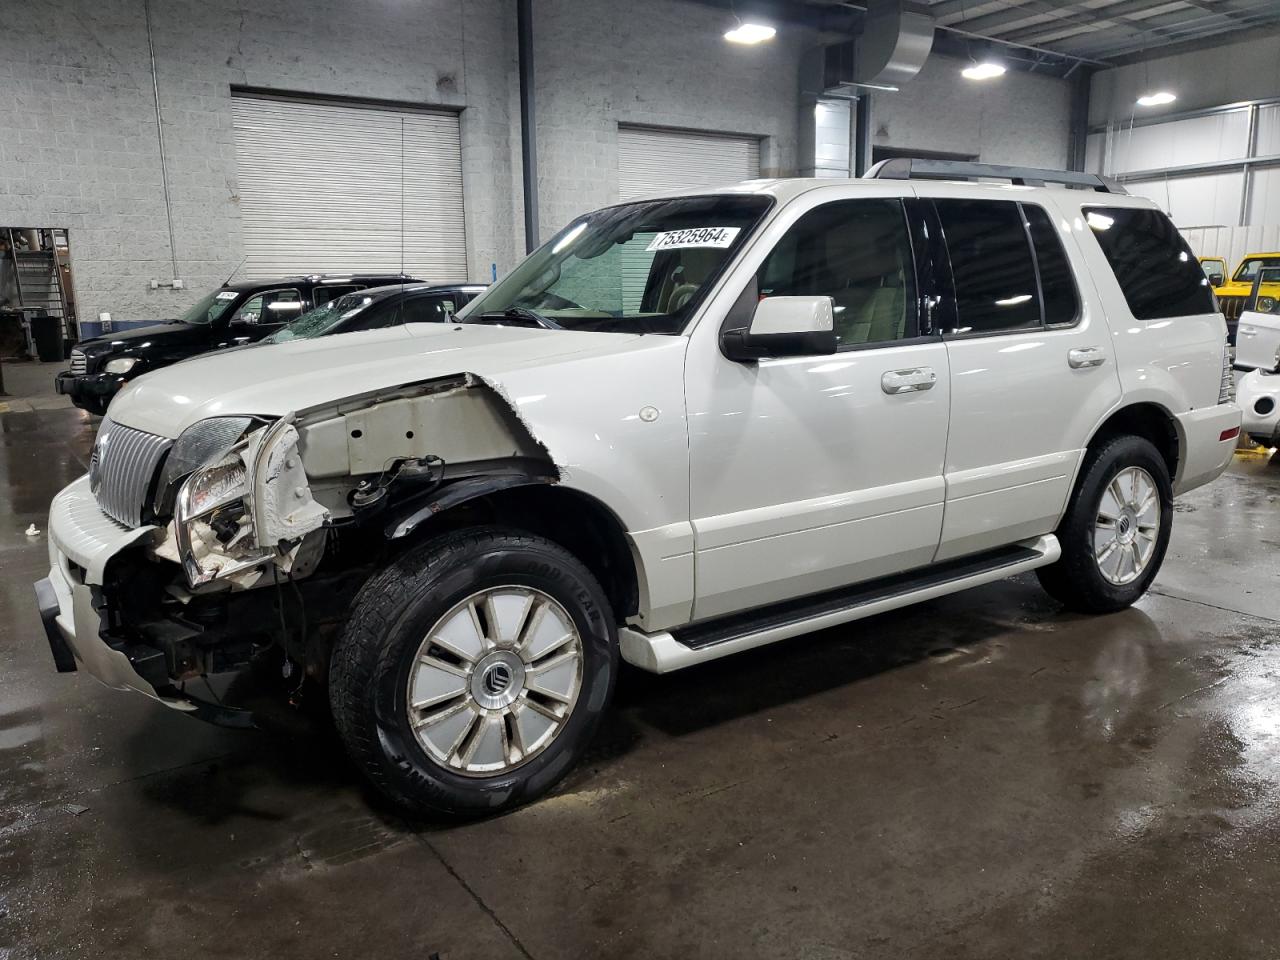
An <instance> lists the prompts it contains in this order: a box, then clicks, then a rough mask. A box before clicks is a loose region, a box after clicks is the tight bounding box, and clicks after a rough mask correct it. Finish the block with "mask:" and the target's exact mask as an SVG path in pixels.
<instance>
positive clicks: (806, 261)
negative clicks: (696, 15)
mask: <svg viewBox="0 0 1280 960" xmlns="http://www.w3.org/2000/svg"><path fill="white" fill-rule="evenodd" d="M852 192H853V191H851V193H852ZM869 192H871V191H870V189H869V185H865V186H864V187H863V188H862V189H860V190H858V191H857V195H858V196H861V197H864V198H865V199H852V198H851V199H845V200H836V201H832V202H827V203H824V204H815V203H813V202H810V203H808V204H805V202H804V201H803V198H802V199H801V200H799V201H796V204H795V206H796V209H795V211H794V212H789V215H790V225H789V226H787V227H785V232H784V233H781V235H780V237H779V239H778V240H777V242H776V243H775V244H774V245H773V246H772V248H771V249H768V250H766V251H761V252H756V253H753V254H752V255H753V256H755V257H757V258H758V259H759V266H758V269H756V271H755V279H754V283H755V284H756V288H757V290H758V296H760V297H768V296H785V295H792V296H829V297H831V298H832V301H833V310H834V313H835V324H836V330H837V334H838V337H839V350H838V352H837V353H835V354H834V355H831V356H817V357H788V358H778V359H771V360H762V361H760V362H758V363H738V362H734V361H731V360H728V359H727V358H725V357H724V356H723V354H721V353H720V352H719V349H718V331H713V330H704V329H701V328H699V329H698V330H696V331H695V335H694V340H693V343H692V344H691V346H690V352H689V355H688V359H687V361H686V370H685V389H686V396H687V403H688V409H687V412H688V419H689V442H690V457H691V475H690V504H691V510H692V519H693V527H694V535H695V558H696V559H695V571H696V575H695V602H694V619H695V620H705V619H707V618H710V617H715V616H718V615H721V614H725V613H730V612H733V611H736V610H742V609H746V608H751V607H759V606H762V605H765V604H768V603H772V602H775V601H779V600H785V599H788V598H791V597H797V596H803V595H805V594H811V593H816V592H819V591H822V590H827V589H830V588H833V587H838V586H843V585H845V584H849V583H853V582H856V581H859V580H864V579H870V578H872V577H877V576H881V575H885V574H890V573H895V572H899V571H902V570H906V569H909V568H912V567H918V566H923V565H926V564H928V563H929V562H930V561H931V560H932V558H933V555H934V553H935V551H936V549H937V545H938V538H939V534H940V531H941V527H942V513H943V501H944V484H943V477H942V465H943V454H944V451H945V448H946V438H947V416H948V406H949V390H950V377H949V375H948V370H947V350H946V346H945V344H944V343H943V342H942V341H941V339H940V338H938V337H934V336H922V335H921V327H922V325H921V319H922V314H923V313H924V312H925V311H922V310H921V308H920V307H921V297H920V294H919V286H920V285H919V282H918V278H917V272H916V269H915V261H916V259H917V256H918V255H922V253H923V252H922V251H919V250H918V249H915V248H916V247H918V246H919V245H920V244H919V243H918V242H917V243H916V244H914V245H913V241H912V233H913V231H912V230H911V229H910V227H909V223H908V217H907V213H906V210H905V208H904V203H903V201H902V200H901V199H899V198H898V197H895V196H891V195H885V196H882V197H868V196H867V195H868V193H869ZM885 192H886V194H888V190H886V191H885ZM806 207H807V209H806ZM784 216H787V214H784ZM771 234H772V235H774V236H778V233H776V232H773V231H771Z"/></svg>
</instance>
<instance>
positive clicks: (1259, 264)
mask: <svg viewBox="0 0 1280 960" xmlns="http://www.w3.org/2000/svg"><path fill="white" fill-rule="evenodd" d="M1263 267H1280V257H1250V258H1249V259H1248V260H1246V261H1245V262H1244V263H1242V264H1240V269H1239V270H1237V271H1236V275H1235V279H1237V280H1248V281H1250V282H1253V278H1254V277H1256V276H1257V275H1258V271H1259V270H1261V269H1262V268H1263Z"/></svg>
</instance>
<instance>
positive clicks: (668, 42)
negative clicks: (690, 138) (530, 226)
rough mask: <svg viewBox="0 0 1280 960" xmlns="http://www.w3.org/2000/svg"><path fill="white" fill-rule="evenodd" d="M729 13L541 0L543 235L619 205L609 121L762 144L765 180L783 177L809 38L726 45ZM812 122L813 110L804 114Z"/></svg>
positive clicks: (692, 6)
mask: <svg viewBox="0 0 1280 960" xmlns="http://www.w3.org/2000/svg"><path fill="white" fill-rule="evenodd" d="M732 25H733V21H732V18H731V17H730V15H729V12H728V8H727V7H726V8H724V9H717V8H715V7H711V6H707V5H704V4H698V3H687V2H683V0H647V2H644V3H617V2H614V0H539V2H538V5H537V23H536V26H535V35H534V51H535V58H536V63H537V90H538V103H537V107H538V117H537V120H538V163H539V167H538V175H539V176H538V189H539V210H540V224H539V226H540V228H541V231H542V236H543V237H544V238H546V237H549V236H551V235H552V234H554V233H555V232H556V231H557V230H559V229H560V228H561V227H563V226H564V225H565V224H566V223H568V222H569V221H570V220H571V219H572V218H573V217H574V216H575V215H576V214H579V213H581V212H582V211H583V210H588V209H591V208H593V207H600V206H604V205H605V204H609V203H616V202H617V200H618V136H617V133H618V124H620V123H621V124H641V125H648V126H660V127H685V128H689V129H692V130H701V131H710V132H721V133H745V134H753V135H755V136H758V137H761V138H762V141H761V152H760V166H761V174H762V175H764V176H792V175H794V174H795V173H796V169H797V166H798V159H797V155H796V151H797V140H798V136H799V131H800V124H801V122H802V120H803V118H802V116H801V109H802V108H801V97H800V79H799V76H800V58H801V55H802V53H803V51H804V50H805V48H806V47H807V46H813V45H817V44H818V43H819V42H820V38H819V37H818V35H817V34H816V33H813V32H811V31H808V30H805V29H803V28H800V27H797V26H796V25H794V24H780V29H779V31H778V35H777V37H776V38H775V39H774V40H773V41H771V42H769V43H767V44H761V45H759V46H741V45H736V44H731V43H727V42H726V41H725V40H724V32H725V30H727V29H729V27H731V26H732ZM808 110H809V120H810V122H812V106H810V107H809V108H808Z"/></svg>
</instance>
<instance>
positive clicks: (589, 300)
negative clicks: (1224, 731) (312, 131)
mask: <svg viewBox="0 0 1280 960" xmlns="http://www.w3.org/2000/svg"><path fill="white" fill-rule="evenodd" d="M992 179H1001V180H1003V181H1005V182H1003V183H992V182H977V181H979V180H987V181H990V180H992ZM940 181H951V182H940ZM1046 184H1053V186H1047V185H1046ZM1230 389H1231V370H1230V364H1229V358H1228V355H1227V343H1226V327H1225V322H1224V320H1223V317H1222V315H1221V314H1220V313H1218V312H1217V311H1216V309H1215V305H1214V301H1213V296H1212V293H1211V291H1210V288H1209V286H1208V281H1207V280H1206V278H1205V275H1204V272H1203V271H1202V270H1201V268H1200V265H1199V264H1198V263H1197V262H1196V260H1195V257H1194V256H1193V255H1192V254H1191V251H1190V249H1189V248H1188V247H1187V245H1186V243H1185V242H1184V241H1183V239H1182V238H1181V236H1179V234H1178V232H1177V230H1176V229H1175V228H1174V226H1173V224H1172V223H1171V222H1170V221H1169V219H1168V218H1167V217H1166V216H1165V215H1164V214H1163V213H1161V212H1160V211H1159V209H1157V208H1156V206H1155V205H1154V204H1153V203H1151V202H1150V201H1148V200H1143V199H1138V198H1135V197H1130V196H1127V195H1124V194H1123V191H1118V190H1117V189H1116V188H1115V187H1113V186H1112V185H1111V184H1109V183H1108V182H1107V181H1104V180H1102V179H1101V178H1098V177H1094V176H1090V175H1086V174H1078V173H1061V172H1054V171H1042V170H1026V169H1015V168H1005V167H992V166H986V165H979V164H953V163H942V162H935V161H918V160H917V161H910V160H906V161H897V160H895V161H889V162H887V163H886V164H882V165H880V166H879V167H877V168H876V169H875V170H873V171H872V173H871V174H869V176H868V178H865V179H862V180H852V181H837V180H773V181H770V180H764V181H755V182H751V183H746V184H742V185H739V186H737V187H734V188H728V189H724V190H719V191H708V192H703V193H698V194H695V195H689V196H682V197H668V198H663V199H658V200H651V201H642V202H635V203H626V204H621V205H618V206H614V207H609V208H607V209H604V210H599V211H596V212H595V213H591V214H587V215H585V216H583V217H581V218H579V219H577V220H575V221H574V222H573V223H571V224H569V225H568V226H567V227H565V229H564V230H562V231H561V232H560V233H559V234H558V235H557V236H556V237H554V238H553V239H552V240H551V241H549V242H548V243H547V244H546V245H545V246H543V247H541V248H540V249H538V250H537V251H535V252H534V253H533V254H531V255H530V256H529V257H528V258H527V259H526V260H525V261H524V262H523V263H521V264H520V265H519V266H517V267H516V268H515V270H514V271H513V272H512V273H510V274H509V275H508V276H507V277H505V278H504V279H503V280H502V281H501V282H499V283H497V284H495V285H494V286H493V287H491V288H489V289H488V290H487V291H485V292H484V293H483V294H481V295H480V296H479V297H478V298H477V299H476V300H474V301H473V302H472V303H471V304H469V305H468V307H467V308H466V309H465V310H464V311H463V313H462V314H460V315H459V318H458V322H456V323H438V324H412V325H408V326H403V327H398V328H392V329H384V330H374V331H369V332H367V333H353V334H350V335H347V336H341V337H321V338H318V339H313V340H298V341H294V342H290V343H281V344H273V345H270V346H265V347H260V348H255V349H253V350H246V351H239V352H236V353H235V354H222V355H213V356H210V357H208V358H206V359H202V360H196V361H193V362H189V363H183V364H181V365H179V366H175V367H170V368H167V369H164V370H160V371H157V372H156V373H153V374H148V375H145V376H143V377H141V378H140V379H138V380H137V381H136V382H134V383H131V384H130V385H129V386H128V388H127V389H125V390H124V391H123V392H121V393H120V395H119V396H117V397H116V399H115V400H114V401H113V403H112V405H111V410H110V418H109V419H107V420H104V421H103V423H102V426H101V428H100V430H99V433H98V437H97V441H96V442H95V444H94V448H93V454H92V457H91V460H90V470H89V474H88V476H86V477H83V478H81V479H80V480H77V481H76V482H74V483H72V484H71V485H70V486H68V487H67V488H66V489H65V490H63V491H62V492H61V493H59V494H58V496H57V497H56V498H55V499H54V501H53V504H52V506H51V509H50V516H49V524H48V528H49V555H50V561H51V568H50V571H49V575H48V577H47V578H46V579H44V580H42V581H40V583H39V584H37V588H36V593H37V599H38V602H39V606H40V610H41V615H42V619H43V621H44V624H45V627H46V630H47V634H48V640H49V644H50V647H51V650H52V652H53V655H54V659H55V662H56V663H57V665H58V667H59V669H64V670H74V669H76V667H77V665H78V664H79V665H82V666H84V667H85V668H86V669H87V670H88V671H89V672H90V673H92V674H94V675H95V676H97V677H98V678H99V679H101V680H103V681H104V682H106V683H108V684H109V685H111V686H114V687H118V688H121V689H131V690H136V691H139V692H142V693H146V694H148V695H150V696H152V697H154V698H156V699H158V700H160V701H162V702H163V703H165V704H167V705H168V706H170V707H173V708H175V709H177V710H181V711H186V712H190V713H194V714H196V715H198V716H203V717H207V718H209V719H214V720H218V721H221V722H229V723H241V724H248V723H252V722H253V718H252V717H251V716H246V715H244V714H243V713H240V712H237V711H235V710H233V709H231V708H229V707H227V706H224V705H223V704H221V703H218V702H211V701H208V700H203V699H201V698H199V697H198V696H197V691H198V690H200V689H201V688H202V687H203V680H204V678H207V677H211V676H213V675H215V674H219V673H223V674H225V673H229V672H231V671H234V670H238V669H241V668H243V667H245V666H247V665H249V664H251V663H261V662H263V661H264V660H265V661H266V662H267V663H272V662H274V666H275V667H276V668H277V669H278V670H279V671H280V672H282V673H285V674H286V675H288V676H290V677H291V678H293V679H291V681H290V683H291V684H297V685H298V686H297V689H296V690H295V691H294V692H295V693H297V692H301V693H302V694H303V695H307V694H308V693H309V692H310V693H312V694H317V695H319V696H321V697H324V698H327V702H328V703H329V705H330V706H331V708H332V710H333V714H334V719H335V722H336V725H337V728H338V730H339V732H340V733H341V735H342V738H343V740H344V741H345V743H346V746H347V748H348V749H349V751H350V752H351V754H352V756H353V757H354V758H355V760H356V762H357V763H358V764H359V765H360V767H361V768H362V769H363V771H364V772H365V774H366V775H367V776H368V777H369V779H370V780H371V781H372V782H373V783H375V784H376V785H377V786H378V787H379V788H380V789H382V790H383V791H384V792H385V793H386V794H387V795H388V796H390V797H391V798H393V799H394V800H395V801H397V802H399V803H401V804H403V805H405V806H408V807H411V808H415V809H417V810H419V811H430V812H435V813H451V814H467V815H476V814H483V813H492V812H495V811H498V810H502V809H505V808H508V807H510V806H512V805H514V804H518V803H521V802H524V801H527V800H530V799H532V798H534V797H537V796H539V795H541V794H542V793H544V792H546V791H547V790H549V789H551V787H552V786H554V785H555V784H556V783H557V782H558V781H559V780H560V779H561V778H562V777H563V776H564V775H565V773H566V772H567V771H568V770H569V769H571V767H572V766H573V764H574V763H575V761H576V760H577V759H578V758H579V757H580V756H581V755H582V753H583V751H584V750H585V749H586V748H587V745H588V743H589V741H590V739H591V736H592V733H593V731H594V730H595V729H596V726H597V724H598V722H599V720H600V717H601V714H602V713H603V711H604V710H605V709H606V707H607V706H608V703H609V700H610V696H611V693H612V690H613V685H614V679H615V677H616V675H617V671H618V662H619V659H622V660H626V661H628V662H630V663H632V664H634V665H636V666H637V667H640V668H642V669H645V670H650V671H654V672H657V673H664V672H666V671H670V670H675V669H679V668H682V667H686V666H690V665H693V664H698V663H704V662H706V661H709V660H713V659H715V658H717V657H723V656H726V655H728V654H732V653H736V652H738V651H742V650H747V649H750V648H753V647H757V646H760V645H762V644H766V643H771V642H773V641H776V640H781V639H783V638H786V637H791V636H795V635H797V634H802V633H805V632H807V631H811V630H814V629H817V628H820V627H826V626H830V625H832V624H837V623H845V622H848V621H852V620H857V619H860V618H863V617H867V616H870V615H872V614H875V613H879V612H881V611H884V610H890V609H894V608H897V607H901V606H905V605H907V604H911V603H915V602H918V601H922V600H927V599H931V598H933V597H937V596H940V595H942V594H946V593H951V592H954V591H957V590H962V589H965V588H967V587H971V586H977V585H979V584H984V583H989V582H991V581H993V580H998V579H1001V578H1004V577H1008V576H1012V575H1014V574H1018V573H1022V572H1025V571H1029V570H1035V571H1036V572H1037V573H1038V575H1039V577H1040V581H1041V583H1042V584H1043V585H1044V586H1045V588H1046V589H1047V590H1048V591H1049V592H1050V593H1051V594H1052V595H1053V596H1055V597H1057V598H1058V599H1059V600H1060V601H1062V602H1063V603H1064V604H1066V605H1068V606H1069V607H1071V608H1072V609H1076V610H1081V611H1085V612H1090V613H1106V612H1109V611H1115V610H1120V609H1122V608H1124V607H1126V606H1128V605H1129V604H1131V603H1133V602H1134V601H1135V600H1137V599H1138V598H1139V597H1140V596H1141V595H1142V594H1143V592H1144V591H1145V590H1146V589H1147V587H1148V586H1149V585H1150V583H1151V581H1152V579H1153V578H1154V577H1155V575H1156V572H1157V570H1158V569H1159V567H1160V564H1161V561H1162V560H1163V558H1164V554H1165V549H1166V546H1167V544H1168V542H1169V532H1170V529H1171V524H1172V522H1173V497H1174V495H1175V494H1178V493H1181V492H1183V491H1186V490H1190V489H1192V488H1194V487H1197V486H1199V485H1201V484H1204V483H1208V482H1209V481H1211V480H1213V479H1214V478H1215V477H1217V476H1218V475H1219V474H1220V473H1222V471H1223V470H1225V469H1226V467H1227V464H1228V463H1229V462H1230V460H1231V455H1232V451H1233V449H1234V447H1235V444H1236V437H1237V435H1238V434H1239V429H1240V410H1239V408H1238V407H1237V406H1236V405H1235V404H1234V403H1232V402H1231V396H1230ZM867 642H869V643H870V642H874V638H873V637H868V638H867ZM272 658H274V661H273V659H272ZM306 680H310V681H311V688H310V691H308V688H307V687H306V686H305V685H304V683H305V681H306Z"/></svg>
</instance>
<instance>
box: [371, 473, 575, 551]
mask: <svg viewBox="0 0 1280 960" xmlns="http://www.w3.org/2000/svg"><path fill="white" fill-rule="evenodd" d="M555 482H556V478H555V477H550V476H545V475H541V476H540V475H537V474H528V473H508V474H501V475H498V476H485V477H467V478H464V479H461V480H456V481H454V482H453V483H450V484H449V485H448V486H446V487H443V488H441V489H436V490H432V491H429V492H427V493H422V494H419V495H418V496H416V497H411V498H409V499H408V500H405V501H403V502H401V503H399V504H397V505H396V506H394V507H391V508H389V512H390V513H391V517H390V518H389V520H387V522H386V523H385V526H384V528H383V534H384V536H385V537H386V538H387V539H388V540H401V539H403V538H405V537H407V536H410V535H411V534H412V533H413V532H414V531H415V530H416V529H417V528H418V527H419V526H420V525H421V524H423V523H424V522H426V521H427V520H430V519H431V518H432V517H434V516H436V515H437V514H441V513H444V512H445V511H446V510H450V509H452V508H453V507H457V506H461V505H462V504H464V503H467V502H468V501H471V500H475V499H477V498H479V497H484V496H488V495H489V494H491V493H497V492H499V491H501V490H512V489H515V488H516V487H536V486H546V485H548V484H553V483H555Z"/></svg>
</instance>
